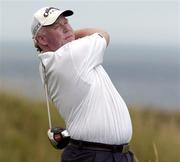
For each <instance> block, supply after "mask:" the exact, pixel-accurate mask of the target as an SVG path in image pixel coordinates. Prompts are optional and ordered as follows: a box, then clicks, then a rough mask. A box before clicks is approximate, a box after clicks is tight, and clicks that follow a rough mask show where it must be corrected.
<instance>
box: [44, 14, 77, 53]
mask: <svg viewBox="0 0 180 162" xmlns="http://www.w3.org/2000/svg"><path fill="white" fill-rule="evenodd" d="M43 28H44V31H45V37H46V40H47V45H48V47H49V48H50V50H51V51H56V50H57V49H58V48H60V47H61V46H63V45H64V44H66V43H68V42H71V41H73V40H75V35H74V31H73V29H72V27H71V26H70V24H69V23H68V20H67V19H66V18H65V17H63V16H60V17H59V18H58V19H57V20H56V22H55V23H54V24H52V25H50V26H46V27H43Z"/></svg>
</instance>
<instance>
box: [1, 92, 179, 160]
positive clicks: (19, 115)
mask: <svg viewBox="0 0 180 162" xmlns="http://www.w3.org/2000/svg"><path fill="white" fill-rule="evenodd" d="M0 109H1V113H0V128H1V138H0V161H1V162H32V161H33V162H52V161H54V162H55V161H59V158H60V153H61V152H60V151H57V150H55V149H54V148H53V147H52V146H51V145H50V143H49V141H48V139H47V135H46V133H47V129H48V119H47V110H46V103H45V102H41V101H30V100H29V99H26V98H23V97H19V96H18V97H17V96H15V95H14V96H13V95H9V94H6V93H3V92H1V93H0ZM51 112H52V116H53V123H54V126H55V125H56V126H63V125H64V123H63V120H62V119H60V118H59V115H58V113H57V111H56V109H55V108H52V109H51ZM130 113H131V117H132V122H133V138H132V142H131V145H132V149H133V151H134V153H135V155H136V158H137V160H136V161H138V162H178V161H180V154H179V148H180V113H177V112H163V111H159V110H155V108H153V110H152V108H149V109H147V108H146V109H137V108H135V107H132V108H131V109H130Z"/></svg>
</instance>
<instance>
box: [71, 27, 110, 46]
mask: <svg viewBox="0 0 180 162" xmlns="http://www.w3.org/2000/svg"><path fill="white" fill-rule="evenodd" d="M74 33H75V38H76V39H78V38H82V37H85V36H88V35H91V34H94V33H100V34H101V35H102V36H103V37H104V38H105V39H106V42H107V44H108V43H109V34H108V33H107V32H105V31H103V30H101V29H96V28H84V29H79V30H76V31H75V32H74Z"/></svg>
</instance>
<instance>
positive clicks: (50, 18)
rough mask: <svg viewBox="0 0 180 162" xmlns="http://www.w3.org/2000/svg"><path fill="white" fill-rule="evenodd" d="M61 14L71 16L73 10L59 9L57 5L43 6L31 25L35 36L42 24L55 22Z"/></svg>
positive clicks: (46, 24)
mask: <svg viewBox="0 0 180 162" xmlns="http://www.w3.org/2000/svg"><path fill="white" fill-rule="evenodd" d="M60 15H63V16H65V17H67V16H71V15H73V11H71V10H59V9H58V8H55V7H43V8H41V9H39V10H38V11H37V12H35V14H34V17H33V21H32V25H31V32H32V36H33V38H35V37H36V34H37V32H38V31H39V29H40V28H41V27H42V26H48V25H51V24H53V23H54V22H55V21H56V20H57V18H58V17H59V16H60Z"/></svg>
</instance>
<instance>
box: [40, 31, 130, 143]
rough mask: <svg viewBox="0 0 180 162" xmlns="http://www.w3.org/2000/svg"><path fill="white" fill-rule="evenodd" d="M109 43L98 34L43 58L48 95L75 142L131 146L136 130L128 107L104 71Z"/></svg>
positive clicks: (41, 59)
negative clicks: (125, 144) (105, 53)
mask: <svg viewBox="0 0 180 162" xmlns="http://www.w3.org/2000/svg"><path fill="white" fill-rule="evenodd" d="M106 45H107V44H106V40H105V39H104V38H103V37H102V36H100V35H99V34H98V33H95V34H93V35H90V36H86V37H83V38H81V39H78V40H75V41H72V42H69V43H67V44H66V45H64V46H62V47H61V48H59V49H58V50H57V51H55V52H46V53H43V54H40V55H39V58H40V61H41V63H42V64H43V66H44V67H45V71H44V70H43V66H42V64H41V63H40V74H41V76H42V77H41V78H42V81H43V83H44V77H43V76H44V75H45V76H46V78H47V86H48V95H49V97H50V98H51V99H52V101H53V102H54V103H55V105H56V107H57V109H58V111H59V113H60V114H61V116H62V117H63V118H64V120H65V123H66V128H67V130H68V131H69V133H70V135H71V138H73V139H77V140H84V141H90V142H100V143H106V144H123V143H128V142H129V141H130V139H131V136H132V126H131V120H130V116H129V112H128V109H127V106H126V104H125V102H124V101H123V99H122V98H121V96H120V95H119V93H118V92H117V90H116V88H115V87H114V85H113V84H112V82H111V80H110V78H109V76H108V75H107V73H106V72H105V70H104V69H103V67H102V62H103V56H104V52H105V50H106Z"/></svg>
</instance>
